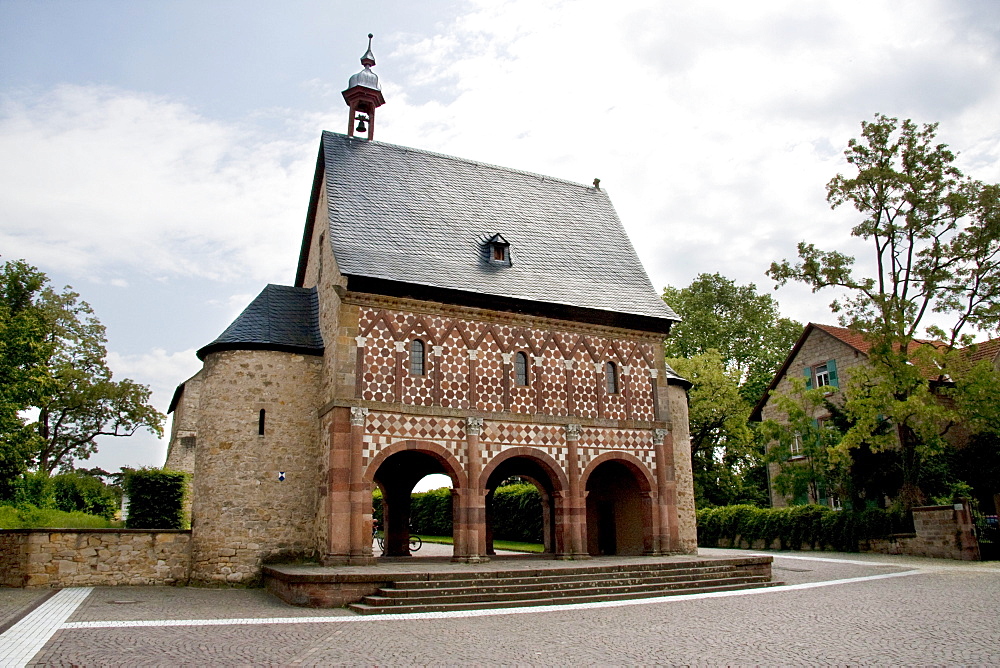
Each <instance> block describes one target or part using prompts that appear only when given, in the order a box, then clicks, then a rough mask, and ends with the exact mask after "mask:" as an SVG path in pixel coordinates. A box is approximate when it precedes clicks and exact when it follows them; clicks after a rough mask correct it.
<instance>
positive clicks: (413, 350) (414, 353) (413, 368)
mask: <svg viewBox="0 0 1000 668" xmlns="http://www.w3.org/2000/svg"><path fill="white" fill-rule="evenodd" d="M410 373H411V374H413V375H414V376H422V375H424V342H423V341H421V340H420V339H413V341H411V342H410Z"/></svg>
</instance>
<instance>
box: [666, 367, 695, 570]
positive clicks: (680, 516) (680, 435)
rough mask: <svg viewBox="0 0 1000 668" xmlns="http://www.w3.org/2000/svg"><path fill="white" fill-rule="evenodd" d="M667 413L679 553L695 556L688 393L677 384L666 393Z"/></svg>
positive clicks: (671, 386)
mask: <svg viewBox="0 0 1000 668" xmlns="http://www.w3.org/2000/svg"><path fill="white" fill-rule="evenodd" d="M665 394H666V395H667V399H668V406H669V410H670V427H671V429H670V433H671V434H672V435H673V437H674V478H675V480H676V481H677V521H678V524H679V536H678V538H679V540H680V546H679V547H680V552H681V553H682V554H697V553H698V522H697V518H696V516H695V505H694V474H693V472H692V470H691V434H690V427H689V423H688V402H687V392H686V391H685V390H684V388H682V387H679V386H677V385H669V386H667V392H666V393H665Z"/></svg>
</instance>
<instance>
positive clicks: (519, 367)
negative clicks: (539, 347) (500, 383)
mask: <svg viewBox="0 0 1000 668" xmlns="http://www.w3.org/2000/svg"><path fill="white" fill-rule="evenodd" d="M514 382H515V383H517V384H518V385H520V386H521V387H524V386H525V385H527V384H528V356H527V355H525V354H524V353H518V354H516V355H514Z"/></svg>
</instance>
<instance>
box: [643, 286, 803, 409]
mask: <svg viewBox="0 0 1000 668" xmlns="http://www.w3.org/2000/svg"><path fill="white" fill-rule="evenodd" d="M663 299H664V300H665V301H666V302H667V303H668V304H670V306H671V307H672V308H673V309H674V310H675V311H677V313H679V314H680V316H681V318H683V320H682V321H681V322H679V323H677V324H676V325H674V326H673V328H672V331H671V336H670V338H669V339H667V343H666V354H667V357H670V358H681V357H692V356H694V355H702V354H704V353H706V352H708V351H709V350H717V351H718V352H719V353H720V355H721V357H722V360H723V363H724V365H725V367H726V369H727V371H728V372H729V375H730V376H731V377H732V378H733V379H734V380H735V382H736V384H737V385H738V386H739V388H740V394H741V395H742V396H743V397H744V398H745V399H746V400H747V401H748V402H750V403H751V404H754V403H756V402H757V400H758V399H760V397H761V396H762V395H763V394H764V390H765V389H766V388H767V385H768V383H769V382H770V380H771V378H772V377H774V374H775V372H776V371H777V370H778V367H779V366H781V363H782V362H783V361H784V360H785V356H786V355H788V351H789V350H791V348H792V345H794V343H795V341H796V339H797V338H798V337H799V334H801V333H802V325H801V324H800V323H798V322H795V321H794V320H790V319H788V318H782V317H781V315H780V313H779V310H778V303H777V302H776V301H775V300H774V298H773V297H771V296H770V295H766V294H759V293H758V292H757V286H756V285H754V284H753V283H750V284H748V285H736V283H735V282H733V281H731V280H730V279H728V278H726V277H725V276H722V275H721V274H699V275H698V276H697V277H696V278H695V279H694V281H692V282H691V285H689V286H687V287H686V288H675V287H672V286H669V285H668V286H667V287H665V288H664V289H663Z"/></svg>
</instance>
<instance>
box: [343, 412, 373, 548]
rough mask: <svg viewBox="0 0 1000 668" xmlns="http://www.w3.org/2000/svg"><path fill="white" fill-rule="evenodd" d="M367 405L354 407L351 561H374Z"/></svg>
mask: <svg viewBox="0 0 1000 668" xmlns="http://www.w3.org/2000/svg"><path fill="white" fill-rule="evenodd" d="M367 417H368V409H367V408H360V407H357V406H355V407H354V408H352V409H351V485H350V498H351V558H350V560H349V563H351V564H356V565H361V564H371V563H374V561H375V557H374V556H373V555H372V494H371V490H370V489H369V488H368V487H367V486H366V485H365V483H364V475H365V471H364V457H363V455H364V447H365V418H367Z"/></svg>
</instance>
